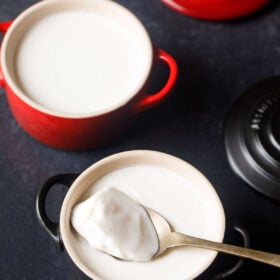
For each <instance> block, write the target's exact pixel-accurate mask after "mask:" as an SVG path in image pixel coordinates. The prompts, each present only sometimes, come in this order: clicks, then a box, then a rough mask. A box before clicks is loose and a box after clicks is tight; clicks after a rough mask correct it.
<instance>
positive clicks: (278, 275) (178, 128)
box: [0, 0, 280, 280]
mask: <svg viewBox="0 0 280 280" xmlns="http://www.w3.org/2000/svg"><path fill="white" fill-rule="evenodd" d="M100 1H101V0H100ZM118 2H120V3H122V4H124V5H125V6H127V7H128V8H129V9H130V10H132V11H133V12H135V14H136V15H137V16H138V17H139V18H140V19H141V20H142V22H143V23H144V25H145V26H146V27H147V29H148V31H149V33H150V35H151V38H152V40H153V42H154V43H155V45H156V46H158V47H161V48H162V49H164V50H166V51H168V52H169V53H171V54H172V55H173V56H174V57H175V58H176V60H177V61H178V64H179V69H180V75H179V80H178V84H177V87H176V90H175V94H174V96H173V97H172V98H171V99H170V100H169V101H168V102H166V103H165V104H163V105H162V106H161V107H159V108H157V109H154V110H153V111H150V112H147V113H146V114H143V115H141V117H140V118H139V120H138V121H137V122H136V123H135V125H134V126H133V128H132V129H131V130H130V131H129V132H128V133H127V134H126V135H125V136H124V137H123V138H122V139H120V140H119V141H118V142H116V143H113V144H111V145H109V146H107V147H104V148H100V149H97V150H92V151H84V152H68V151H63V150H57V149H52V148H50V147H47V146H44V145H42V144H40V143H39V142H37V141H35V140H33V139H32V138H31V137H29V136H28V135H27V134H26V133H25V132H24V131H23V130H22V129H21V128H20V127H19V126H18V124H17V123H16V121H15V120H14V118H13V117H12V115H11V112H10V110H9V107H8V104H7V100H6V96H5V93H4V90H2V89H0V225H1V227H0V279H5V280H8V279H13V280H17V279H21V280H22V279H28V280H29V279H46V280H50V279H65V280H66V279H73V278H75V277H74V274H73V271H72V269H71V266H70V265H69V264H68V262H67V261H66V260H65V256H64V254H63V253H61V252H60V251H59V249H58V247H57V246H56V244H54V242H53V240H51V239H50V238H49V237H48V235H47V234H46V232H44V230H43V229H42V228H41V227H40V225H39V224H38V221H37V218H36V214H35V197H36V194H37V191H38V189H39V188H40V186H41V185H42V183H43V182H44V181H45V180H46V179H47V178H49V177H50V176H52V175H54V174H57V173H64V172H80V171H82V170H83V169H84V168H86V167H88V166H89V165H91V164H92V163H94V162H95V161H97V160H99V159H101V158H103V157H105V156H107V155H110V154H113V153H116V152H120V151H124V150H131V149H152V150H159V151H162V152H166V153H170V154H173V155H175V156H178V157H180V158H182V159H184V160H186V161H188V162H190V163H191V164H193V165H194V166H196V167H197V168H198V169H200V170H201V171H202V172H203V173H204V174H205V175H206V176H207V177H208V178H209V180H210V181H211V182H212V184H213V185H214V186H215V188H216V190H217V192H218V194H219V195H220V197H221V200H222V202H223V204H224V208H225V212H226V215H227V218H228V221H237V222H239V223H241V224H242V225H244V226H245V227H246V228H247V230H248V232H249V233H250V236H251V240H252V244H251V246H252V247H254V248H257V249H262V250H266V251H271V252H276V253H277V252H278V253H280V222H279V217H280V206H279V205H277V204H275V203H273V202H272V201H270V200H269V199H267V198H265V197H263V196H261V195H259V194H258V193H256V192H255V191H253V190H252V189H251V188H250V187H248V185H246V184H245V183H243V182H242V181H241V180H240V179H238V178H237V177H236V176H235V175H234V174H233V172H232V171H231V170H230V167H229V165H228V162H227V159H226V155H225V150H224V144H223V125H224V120H225V117H226V113H227V111H228V109H229V108H230V105H231V104H232V102H233V101H234V100H235V99H236V98H237V97H238V96H239V94H240V93H241V92H242V91H243V90H245V89H246V88H247V87H248V86H250V85H252V84H253V83H255V82H256V81H258V80H260V79H263V78H267V77H269V76H274V75H279V73H280V6H279V5H277V4H276V5H273V6H272V7H271V8H268V9H265V10H264V11H263V12H262V13H258V14H257V15H255V16H253V17H250V18H247V19H243V20H238V21H234V22H227V23H226V22H221V23H212V22H206V21H198V20H195V19H191V18H188V17H186V16H183V15H180V14H177V13H175V12H173V11H171V10H169V9H168V8H166V7H165V6H163V5H162V4H161V3H160V1H159V0H145V1H144V0H139V1H135V0H121V1H118ZM276 2H277V1H276ZM32 3H34V1H31V0H24V1H10V0H1V2H0V20H10V19H13V18H15V17H16V16H17V15H18V13H20V12H21V11H22V10H23V9H25V8H27V7H28V6H30V5H31V4H32ZM163 72H164V71H160V72H158V71H157V72H156V73H155V74H154V79H155V80H160V78H162V76H164V75H163V74H162V73H163ZM159 84H160V83H159ZM157 86H158V85H157V83H155V85H154V87H157ZM64 192H65V190H64V188H62V187H59V188H57V189H56V191H54V192H53V193H52V194H51V197H50V198H49V211H50V213H51V216H52V217H53V218H56V219H57V217H58V212H59V207H60V203H61V200H62V199H63V195H64ZM230 227H231V226H228V228H227V232H228V233H227V235H226V240H227V241H235V239H234V235H233V234H232V233H231V229H230ZM234 260H235V259H228V257H225V256H222V255H220V256H219V257H218V258H217V260H216V261H215V263H214V264H213V265H212V267H211V269H210V270H209V271H208V274H205V275H204V277H201V279H210V276H209V275H213V271H215V272H220V271H221V270H223V269H227V268H228V267H229V266H230V265H231V263H232V262H233V261H234ZM252 275H254V277H256V276H258V277H257V279H270V280H273V279H280V270H277V269H275V268H273V267H270V266H267V265H262V264H259V263H254V262H251V261H247V262H246V263H245V265H244V266H243V268H242V269H241V271H240V272H239V273H237V274H236V275H235V276H234V277H232V279H249V277H250V279H252ZM255 275H256V276H255ZM77 278H78V277H77ZM110 280H113V279H110Z"/></svg>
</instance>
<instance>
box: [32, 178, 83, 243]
mask: <svg viewBox="0 0 280 280" xmlns="http://www.w3.org/2000/svg"><path fill="white" fill-rule="evenodd" d="M78 176H79V174H76V173H67V174H58V175H55V176H53V177H51V178H49V179H48V180H47V181H46V182H45V183H44V184H43V186H42V187H41V189H40V191H39V192H38V194H37V197H36V213H37V217H38V219H39V222H40V224H41V225H42V226H43V228H44V229H45V230H46V231H47V233H48V234H49V235H50V236H51V238H52V239H53V240H54V241H55V242H56V243H58V244H59V246H60V248H62V242H61V240H60V233H59V223H56V222H53V221H51V220H50V218H49V217H48V215H47V212H46V199H47V196H48V193H49V191H50V190H51V188H52V187H53V186H55V185H56V184H62V185H65V186H66V187H68V188H70V186H71V185H72V183H73V182H74V180H75V179H76V178H77V177H78Z"/></svg>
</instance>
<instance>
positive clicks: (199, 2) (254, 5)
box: [161, 0, 269, 20]
mask: <svg viewBox="0 0 280 280" xmlns="http://www.w3.org/2000/svg"><path fill="white" fill-rule="evenodd" d="M161 1H162V2H163V3H165V4H166V5H167V6H169V7H170V8H172V9H174V10H175V11H177V12H180V13H183V14H186V15H189V16H192V17H195V18H200V19H206V20H227V19H234V18H238V17H242V16H245V15H247V14H250V13H253V12H255V11H257V10H258V9H260V8H261V7H263V6H264V5H265V4H267V3H268V2H269V0H161Z"/></svg>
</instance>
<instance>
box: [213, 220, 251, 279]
mask: <svg viewBox="0 0 280 280" xmlns="http://www.w3.org/2000/svg"><path fill="white" fill-rule="evenodd" d="M233 229H234V230H235V231H236V232H238V233H239V234H240V235H241V237H242V239H243V247H245V248H248V247H250V236H249V234H248V231H247V230H246V228H244V227H243V226H241V225H240V224H234V225H233ZM244 261H245V259H243V258H239V259H238V261H237V262H236V263H235V265H234V266H233V267H232V268H230V269H229V270H227V271H224V272H222V273H220V274H218V275H216V276H215V277H214V278H212V280H221V279H226V278H228V277H231V276H232V275H233V274H235V273H236V272H237V271H239V270H240V268H241V267H242V266H243V264H244Z"/></svg>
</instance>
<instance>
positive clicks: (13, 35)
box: [0, 0, 178, 149]
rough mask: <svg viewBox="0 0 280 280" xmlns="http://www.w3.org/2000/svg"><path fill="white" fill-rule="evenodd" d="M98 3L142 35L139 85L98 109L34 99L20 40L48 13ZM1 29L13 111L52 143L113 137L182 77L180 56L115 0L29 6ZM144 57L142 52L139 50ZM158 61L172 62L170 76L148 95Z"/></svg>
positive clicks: (90, 143) (79, 144)
mask: <svg viewBox="0 0 280 280" xmlns="http://www.w3.org/2000/svg"><path fill="white" fill-rule="evenodd" d="M96 7H98V8H99V9H100V10H102V12H103V14H102V16H107V17H111V18H114V20H117V21H119V22H120V24H122V25H123V27H124V28H130V29H131V28H132V29H133V32H135V33H136V34H137V37H139V38H140V37H141V39H140V41H138V42H137V44H138V45H140V47H141V52H142V51H143V53H144V55H145V65H144V71H142V73H141V77H140V79H139V80H140V83H139V84H138V86H137V87H136V88H135V89H134V90H133V91H132V92H131V93H130V95H129V96H128V97H126V98H125V99H122V100H120V101H118V102H115V103H114V104H113V105H111V106H110V108H107V109H106V110H101V111H98V112H91V113H83V114H75V113H69V112H68V113H65V112H59V111H55V110H52V109H49V108H47V107H45V106H44V105H42V104H39V103H37V102H35V101H34V100H33V99H32V98H30V97H29V96H28V95H27V94H26V92H25V91H24V90H23V89H22V87H21V85H20V83H19V82H18V80H17V71H16V69H15V64H16V61H15V60H16V55H15V53H16V51H17V48H18V46H19V44H20V42H21V41H20V40H22V37H23V36H24V34H26V33H27V32H28V30H29V29H30V28H31V27H32V26H34V25H35V24H36V23H37V21H39V20H40V19H41V18H43V17H45V16H48V15H53V14H54V13H56V12H61V11H64V10H67V11H69V10H70V11H77V10H86V11H93V10H94V9H96ZM0 31H1V32H3V33H5V36H4V39H3V42H2V47H1V54H0V55H1V56H0V66H1V71H0V86H2V87H4V88H5V89H6V92H7V98H8V102H9V105H10V108H11V111H12V113H13V115H14V117H15V118H16V119H17V121H18V122H19V124H20V125H21V126H22V127H23V128H24V129H25V130H26V131H27V132H28V133H29V134H30V135H31V136H33V137H34V138H36V139H37V140H39V141H41V142H43V143H45V144H47V145H50V146H53V147H57V148H63V149H87V148H96V147H99V146H101V145H104V144H106V143H108V142H111V141H113V140H114V139H116V138H117V137H118V136H120V135H121V134H122V133H123V131H124V130H125V129H126V128H127V127H128V126H129V125H130V123H131V122H132V120H133V119H134V117H135V116H136V115H138V114H139V113H140V112H142V111H144V110H147V109H150V108H152V107H154V106H156V105H158V104H159V103H160V102H162V101H163V100H164V99H165V98H166V97H167V96H168V95H169V94H170V92H171V89H172V87H173V85H174V83H175V81H176V78H177V72H178V71H177V64H176V62H175V60H174V59H173V58H172V57H171V56H170V55H169V54H167V53H166V52H165V51H163V50H161V49H157V48H154V47H153V46H152V43H151V40H150V38H149V35H148V34H147V32H146V30H145V28H144V27H143V25H142V23H141V22H140V21H139V20H138V19H137V18H136V17H135V16H134V15H133V14H132V13H131V12H130V11H128V10H127V9H126V8H124V7H122V6H121V5H119V4H117V3H115V2H113V1H99V0H81V1H76V0H67V1H64V0H49V1H42V2H39V3H37V4H35V5H33V6H31V7H30V8H28V9H27V10H25V11H24V12H23V13H22V14H21V15H19V16H18V17H17V18H16V19H15V20H14V21H13V22H3V23H0ZM130 31H131V30H130ZM139 55H143V54H142V53H139ZM159 60H160V61H163V62H165V63H166V64H167V65H168V67H169V69H170V73H169V77H168V79H167V82H166V83H165V85H164V86H163V88H162V89H161V90H160V91H159V92H157V93H155V94H153V95H147V94H146V92H145V85H146V83H147V81H148V80H149V77H150V72H151V69H152V67H153V64H154V63H157V62H158V61H159ZM108 67H110V65H108Z"/></svg>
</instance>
